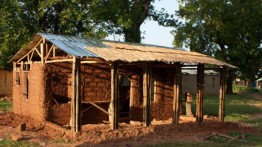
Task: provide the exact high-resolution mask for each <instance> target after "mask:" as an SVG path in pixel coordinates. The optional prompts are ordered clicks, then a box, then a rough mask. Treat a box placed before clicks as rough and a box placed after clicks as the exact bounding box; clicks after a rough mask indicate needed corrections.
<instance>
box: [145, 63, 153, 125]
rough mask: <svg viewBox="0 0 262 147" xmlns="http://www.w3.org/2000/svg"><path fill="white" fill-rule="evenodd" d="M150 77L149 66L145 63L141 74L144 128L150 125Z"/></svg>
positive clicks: (150, 70)
mask: <svg viewBox="0 0 262 147" xmlns="http://www.w3.org/2000/svg"><path fill="white" fill-rule="evenodd" d="M151 77H152V69H151V64H150V63H149V62H145V64H144V74H143V122H144V123H143V124H144V126H145V127H149V126H150V125H151V116H150V115H151V113H150V111H151V106H150V104H151V100H150V79H151Z"/></svg>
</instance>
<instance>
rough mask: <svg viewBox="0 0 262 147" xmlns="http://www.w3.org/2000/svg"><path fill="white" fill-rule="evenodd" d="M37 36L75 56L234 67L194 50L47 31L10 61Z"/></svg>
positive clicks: (35, 42)
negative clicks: (57, 33)
mask: <svg viewBox="0 0 262 147" xmlns="http://www.w3.org/2000/svg"><path fill="white" fill-rule="evenodd" d="M41 38H44V39H45V40H47V41H49V42H51V43H52V44H54V45H55V46H56V47H58V48H59V49H61V50H63V51H64V52H66V53H68V54H69V55H73V56H79V57H100V58H103V59H104V60H106V61H124V62H138V61H162V62H182V63H205V64H214V65H220V66H229V67H234V66H232V65H230V64H227V63H224V62H221V61H219V60H216V59H214V58H212V57H209V56H207V55H204V54H200V53H197V52H189V51H183V50H179V49H174V48H167V47H159V46H153V45H144V44H137V43H121V42H113V41H102V40H95V39H84V38H80V37H77V36H65V35H54V34H49V33H38V34H37V35H36V36H35V37H34V39H33V40H32V41H31V42H30V43H29V44H28V45H27V46H26V47H25V48H23V49H21V50H20V51H18V52H17V53H16V55H15V56H14V57H13V58H12V59H11V60H10V61H17V60H19V59H20V58H21V57H23V56H24V55H25V54H26V53H28V52H29V51H30V50H31V49H32V48H33V47H34V46H35V45H36V44H37V43H38V42H39V41H40V40H41Z"/></svg>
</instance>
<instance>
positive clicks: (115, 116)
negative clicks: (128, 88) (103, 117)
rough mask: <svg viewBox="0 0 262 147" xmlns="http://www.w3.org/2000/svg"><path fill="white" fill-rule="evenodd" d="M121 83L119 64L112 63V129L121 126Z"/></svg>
mask: <svg viewBox="0 0 262 147" xmlns="http://www.w3.org/2000/svg"><path fill="white" fill-rule="evenodd" d="M118 107H119V85H118V64H117V63H112V65H111V103H110V125H111V129H112V130H116V129H118V128H119V108H118Z"/></svg>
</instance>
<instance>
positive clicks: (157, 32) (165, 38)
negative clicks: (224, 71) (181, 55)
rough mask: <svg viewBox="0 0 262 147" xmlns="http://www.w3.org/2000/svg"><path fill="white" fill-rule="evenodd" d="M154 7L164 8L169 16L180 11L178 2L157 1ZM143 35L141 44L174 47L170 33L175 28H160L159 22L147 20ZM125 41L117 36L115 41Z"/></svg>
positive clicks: (142, 30) (142, 26) (172, 0)
mask: <svg viewBox="0 0 262 147" xmlns="http://www.w3.org/2000/svg"><path fill="white" fill-rule="evenodd" d="M154 6H155V8H156V9H157V10H159V11H160V10H161V8H164V9H165V10H166V11H167V12H168V13H169V14H174V13H175V10H178V2H177V1H176V0H156V1H155V3H154ZM140 29H141V32H142V33H143V34H142V37H144V39H142V41H141V43H144V44H152V45H159V46H166V47H173V45H172V42H173V38H174V37H173V35H172V34H171V33H170V32H171V31H172V30H173V28H170V27H162V26H159V25H158V23H157V22H155V21H150V20H146V21H145V22H144V23H143V24H142V25H141V27H140ZM106 39H109V40H114V37H113V36H112V35H111V36H108V37H107V38H106ZM119 40H120V41H123V36H115V41H119Z"/></svg>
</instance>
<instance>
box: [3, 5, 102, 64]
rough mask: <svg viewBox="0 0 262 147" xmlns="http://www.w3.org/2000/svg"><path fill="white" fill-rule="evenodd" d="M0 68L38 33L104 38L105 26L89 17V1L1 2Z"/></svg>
mask: <svg viewBox="0 0 262 147" xmlns="http://www.w3.org/2000/svg"><path fill="white" fill-rule="evenodd" d="M0 5H1V6H0V12H1V15H0V26H1V28H0V57H1V58H0V66H1V67H8V66H9V67H10V66H11V65H10V64H7V62H8V60H9V59H10V58H11V57H12V56H13V55H14V54H15V53H16V52H17V51H18V50H19V49H20V48H21V47H23V45H25V43H27V42H28V41H29V39H31V38H32V37H33V35H35V34H36V33H37V32H49V33H55V34H58V33H59V34H67V35H81V36H83V37H94V38H104V37H105V36H106V31H105V30H104V27H103V25H102V24H96V23H94V22H93V21H92V20H91V18H90V17H89V16H90V14H89V11H88V10H89V7H90V3H89V1H87V2H86V1H84V0H83V1H71V0H63V1H61V0H48V1H39V0H10V1H1V2H0Z"/></svg>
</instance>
